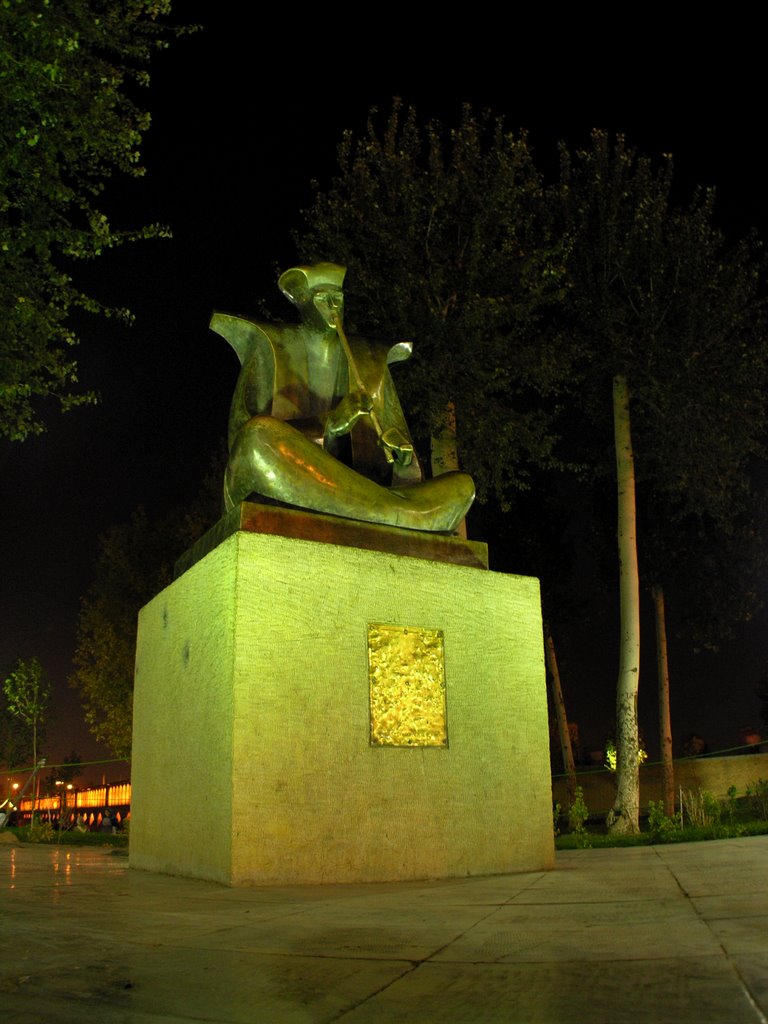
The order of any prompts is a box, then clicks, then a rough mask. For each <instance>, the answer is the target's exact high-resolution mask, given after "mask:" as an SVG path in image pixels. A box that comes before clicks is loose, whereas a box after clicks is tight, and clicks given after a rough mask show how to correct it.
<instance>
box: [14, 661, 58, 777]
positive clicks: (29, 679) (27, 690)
mask: <svg viewBox="0 0 768 1024" xmlns="http://www.w3.org/2000/svg"><path fill="white" fill-rule="evenodd" d="M3 693H4V694H5V700H6V704H7V708H8V713H9V714H10V715H11V716H12V717H13V718H16V719H17V720H18V721H19V722H20V723H21V724H22V725H23V726H26V728H27V729H28V730H29V732H30V734H31V749H27V751H26V752H25V753H26V755H27V756H29V754H31V755H32V763H33V764H35V765H36V764H37V761H38V749H37V741H38V738H39V736H40V732H41V729H42V726H43V722H44V719H45V712H46V710H47V708H48V702H49V700H50V697H51V688H50V685H49V683H48V681H47V680H46V679H45V677H44V675H43V668H42V665H41V664H40V662H39V661H38V660H37V658H30V659H29V660H28V661H25V660H24V659H22V658H18V659H17V660H16V662H15V663H14V665H13V668H12V669H11V671H10V673H9V674H8V676H6V678H5V680H4V681H3Z"/></svg>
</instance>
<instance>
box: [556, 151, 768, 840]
mask: <svg viewBox="0 0 768 1024" xmlns="http://www.w3.org/2000/svg"><path fill="white" fill-rule="evenodd" d="M672 182H673V168H672V163H671V159H669V158H665V159H664V160H663V161H662V163H661V165H660V166H655V165H654V164H653V162H652V161H651V160H650V159H649V158H648V157H644V156H639V155H638V154H637V153H636V151H635V150H633V149H631V148H628V147H627V146H626V144H625V142H624V139H623V138H622V137H621V136H619V137H617V138H616V140H615V141H613V142H612V141H611V140H610V139H609V137H608V135H607V134H606V133H605V132H595V133H593V136H592V142H591V148H590V149H587V150H581V151H577V152H576V153H575V154H570V153H569V152H568V151H567V150H566V149H565V148H564V147H563V162H562V176H561V191H560V201H561V203H562V208H563V222H564V229H565V230H566V231H567V233H568V234H569V236H570V238H571V240H572V244H571V247H570V257H569V261H568V270H569V283H570V288H569V292H568V301H567V317H568V320H569V324H570V331H571V333H572V336H573V338H574V344H575V349H576V351H577V352H578V353H579V354H580V355H583V356H584V357H585V358H584V362H583V366H582V374H581V376H580V378H579V379H578V383H579V394H578V397H579V401H580V404H581V407H582V409H583V410H584V412H585V413H586V414H587V415H588V416H589V417H590V418H591V420H592V422H593V423H594V424H596V425H597V426H598V429H599V430H602V431H603V432H604V434H605V436H608V429H607V420H608V416H607V412H608V410H611V415H612V419H613V437H614V444H613V448H614V458H615V460H616V467H617V470H616V472H617V491H618V513H619V516H618V537H619V566H620V590H621V639H622V645H621V658H620V669H619V682H618V687H617V707H616V715H617V727H616V728H617V751H618V757H617V796H616V802H615V805H614V808H613V811H612V822H613V827H614V828H615V829H616V830H619V831H621V830H637V828H638V809H639V778H638V749H639V747H638V734H637V690H638V685H639V678H640V665H639V640H640V633H639V628H640V617H639V570H638V557H637V539H636V536H635V508H636V485H635V480H636V484H637V493H639V494H640V495H641V496H642V497H643V499H644V511H643V513H642V515H641V520H644V521H645V522H646V523H647V522H653V523H654V524H655V530H654V532H655V536H656V537H657V539H658V541H657V543H660V541H661V538H664V544H665V545H666V550H667V551H669V550H671V549H672V548H673V547H674V545H675V543H676V542H677V543H679V538H680V523H681V522H683V521H684V520H685V519H686V518H690V517H699V518H700V519H708V520H709V521H710V522H711V523H714V524H716V525H719V526H721V527H723V526H724V524H725V522H726V519H727V517H728V514H729V512H730V511H731V510H733V508H734V502H738V497H739V495H740V494H741V493H742V492H743V490H744V487H745V475H746V471H747V469H748V466H749V461H750V459H752V458H753V457H754V456H756V455H757V454H760V453H761V451H762V447H761V442H762V437H763V434H764V429H765V418H764V417H765V412H764V398H763V395H764V388H765V383H766V349H765V345H764V343H763V325H764V315H763V293H762V290H761V289H762V262H761V257H760V253H759V252H758V250H757V248H756V245H755V243H754V241H751V240H745V241H743V242H741V243H739V244H738V245H736V246H734V247H732V248H728V247H727V246H726V245H725V241H724V239H723V237H722V236H721V234H720V233H719V232H718V231H717V230H716V229H715V227H714V226H713V204H714V196H713V194H712V193H711V192H701V191H697V192H696V193H695V194H694V197H693V199H692V201H691V202H690V203H689V204H688V205H687V206H679V205H676V204H675V203H674V202H673V200H672ZM611 390H612V394H613V398H612V401H609V400H608V395H609V394H610V393H611ZM605 464H606V462H605V461H604V462H603V465H604V466H605ZM736 507H737V508H740V507H741V506H740V505H739V504H737V505H736ZM659 571H661V568H660V570H659ZM649 582H650V583H651V584H655V585H656V587H657V588H658V587H661V586H662V585H663V579H662V578H652V579H651V580H650V581H649Z"/></svg>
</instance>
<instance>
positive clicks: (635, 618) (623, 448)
mask: <svg viewBox="0 0 768 1024" xmlns="http://www.w3.org/2000/svg"><path fill="white" fill-rule="evenodd" d="M613 427H614V443H615V447H616V491H617V497H618V531H617V534H618V547H619V595H620V606H621V611H620V615H621V643H620V651H619V678H618V683H617V686H616V799H615V801H614V805H613V807H612V808H611V810H610V811H609V813H608V819H607V823H608V828H609V830H610V831H611V832H638V831H639V830H640V766H639V763H638V750H639V742H638V731H637V691H638V686H639V683H640V583H639V573H638V568H637V534H636V515H635V463H634V455H633V452H632V434H631V431H630V415H629V388H628V386H627V380H626V377H624V376H623V375H617V376H616V377H614V380H613Z"/></svg>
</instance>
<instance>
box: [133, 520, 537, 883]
mask: <svg viewBox="0 0 768 1024" xmlns="http://www.w3.org/2000/svg"><path fill="white" fill-rule="evenodd" d="M372 624H373V625H374V626H377V625H384V626H386V625H392V626H398V627H405V628H407V629H410V630H415V631H419V630H424V631H437V632H438V633H439V634H440V635H441V638H442V650H443V660H444V681H445V726H446V730H445V731H446V736H445V737H444V745H440V746H406V747H403V746H386V745H385V746H381V745H375V744H374V743H373V742H372V739H373V737H372V731H371V700H370V678H369V676H370V672H369V669H370V664H369V662H370V658H371V657H373V656H370V655H369V648H370V635H371V633H370V627H371V626H372ZM132 786H133V789H132V808H131V843H130V863H131V866H133V867H137V868H144V869H149V870H153V871H162V872H168V873H172V874H180V875H187V876H191V877H197V878H206V879H212V880H215V881H218V882H223V883H225V884H228V885H247V884H266V883H269V884H276V883H321V882H365V881H388V880H401V879H419V878H440V877H451V876H459V875H477V874H492V873H500V872H510V871H521V870H539V869H542V868H548V867H551V866H552V864H553V860H554V851H553V835H552V813H551V810H552V808H551V783H550V770H549V747H548V729H547V708H546V688H545V676H544V664H543V645H542V635H541V612H540V603H539V590H538V583H537V581H536V580H533V579H529V578H525V577H519V576H509V575H502V574H499V573H494V572H489V571H487V570H485V569H479V568H472V567H469V566H466V565H456V564H449V563H443V562H436V561H430V560H425V559H420V558H414V557H411V556H406V555H399V554H395V553H391V552H386V551H375V550H364V549H361V548H356V547H344V546H340V545H338V544H334V543H318V542H315V541H312V540H304V539H295V538H290V537H285V536H280V535H274V534H261V533H249V532H242V531H236V532H234V533H232V534H230V535H229V536H227V537H226V538H225V539H224V540H223V541H222V542H221V543H219V544H218V546H216V547H214V548H213V550H211V551H210V552H209V553H207V554H206V555H205V556H204V557H202V558H201V559H200V560H199V561H197V562H196V564H193V565H192V566H191V567H190V568H188V569H187V571H186V572H184V574H183V575H182V576H181V577H180V578H179V579H177V580H176V581H175V582H174V583H173V584H171V586H169V587H168V588H167V589H166V590H164V591H162V592H161V593H160V594H158V596H157V597H156V598H155V599H154V600H153V601H151V602H150V603H149V604H148V605H146V607H145V608H143V609H142V611H141V614H140V618H139V636H138V647H137V658H136V691H135V703H134V742H133V761H132Z"/></svg>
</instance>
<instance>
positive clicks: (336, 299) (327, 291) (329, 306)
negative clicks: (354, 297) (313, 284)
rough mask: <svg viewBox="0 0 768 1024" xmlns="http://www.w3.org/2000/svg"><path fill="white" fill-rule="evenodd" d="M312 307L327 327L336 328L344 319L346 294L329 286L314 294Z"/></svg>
mask: <svg viewBox="0 0 768 1024" xmlns="http://www.w3.org/2000/svg"><path fill="white" fill-rule="evenodd" d="M312 305H313V306H314V307H315V309H316V310H317V313H318V315H319V316H320V318H321V320H322V321H323V324H324V326H326V327H335V326H336V320H337V319H338V320H339V321H341V320H342V319H343V317H344V293H343V292H342V290H341V288H333V287H332V286H330V285H329V286H327V287H323V288H318V289H316V290H315V291H313V292H312Z"/></svg>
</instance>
